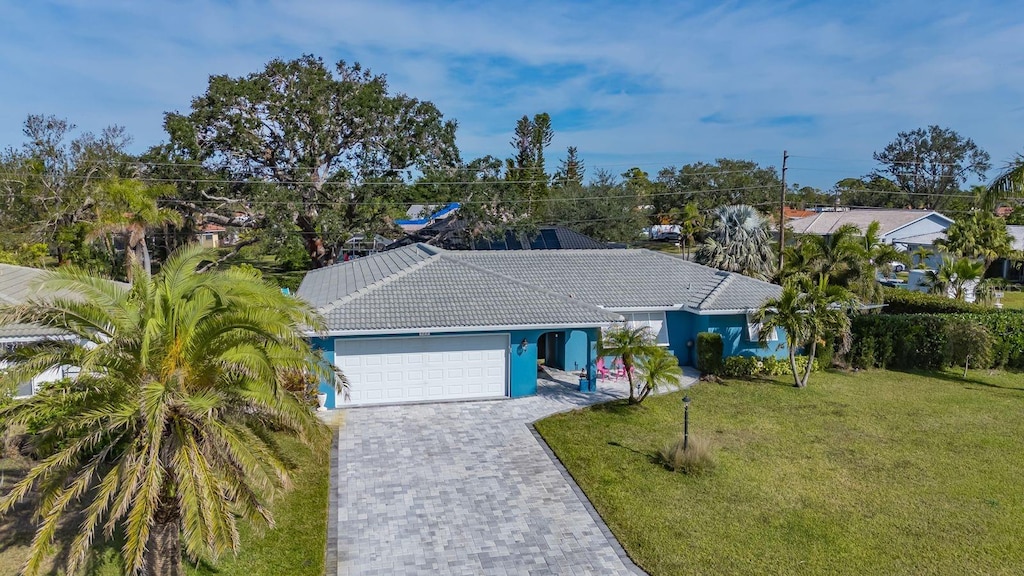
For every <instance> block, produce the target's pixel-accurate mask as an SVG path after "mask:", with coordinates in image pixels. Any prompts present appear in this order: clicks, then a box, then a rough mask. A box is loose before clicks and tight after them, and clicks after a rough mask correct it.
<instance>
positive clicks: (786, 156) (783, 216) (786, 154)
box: [779, 150, 789, 278]
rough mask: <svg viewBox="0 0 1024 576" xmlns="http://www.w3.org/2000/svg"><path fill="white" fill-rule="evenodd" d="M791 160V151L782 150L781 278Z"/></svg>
mask: <svg viewBox="0 0 1024 576" xmlns="http://www.w3.org/2000/svg"><path fill="white" fill-rule="evenodd" d="M787 160H789V152H787V151H786V150H783V151H782V190H781V192H780V193H779V278H782V266H783V265H784V264H785V259H786V257H785V256H783V251H782V250H783V248H785V247H786V170H787V168H786V161H787Z"/></svg>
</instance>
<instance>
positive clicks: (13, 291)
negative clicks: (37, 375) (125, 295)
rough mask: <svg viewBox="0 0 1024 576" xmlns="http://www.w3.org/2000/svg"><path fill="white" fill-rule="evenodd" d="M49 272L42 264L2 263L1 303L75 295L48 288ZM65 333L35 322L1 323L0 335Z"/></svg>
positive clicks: (57, 334) (42, 335)
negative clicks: (45, 284) (37, 266)
mask: <svg viewBox="0 0 1024 576" xmlns="http://www.w3.org/2000/svg"><path fill="white" fill-rule="evenodd" d="M49 275H50V272H49V271H47V270H40V269H39V268H29V267H26V266H14V265H11V264H0V306H10V305H16V304H23V303H25V302H26V301H28V300H31V299H33V298H36V299H46V298H48V297H52V296H64V297H72V298H74V295H73V294H70V293H67V292H61V293H54V292H52V291H50V290H48V289H47V288H45V287H44V286H43V285H42V284H43V282H44V281H45V280H46V278H47V277H48V276H49ZM116 284H119V285H121V286H124V287H128V284H124V283H123V282H116ZM62 333H63V332H61V331H60V330H56V329H54V328H46V327H43V326H35V325H31V324H8V325H6V326H0V339H14V338H17V339H21V338H43V337H47V336H59V335H60V334H62Z"/></svg>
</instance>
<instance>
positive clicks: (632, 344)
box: [597, 326, 658, 404]
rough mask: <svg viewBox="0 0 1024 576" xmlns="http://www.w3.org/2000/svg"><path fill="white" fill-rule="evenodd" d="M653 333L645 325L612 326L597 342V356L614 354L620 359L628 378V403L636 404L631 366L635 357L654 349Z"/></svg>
mask: <svg viewBox="0 0 1024 576" xmlns="http://www.w3.org/2000/svg"><path fill="white" fill-rule="evenodd" d="M657 348H658V347H657V345H656V344H655V338H654V334H652V333H651V329H650V328H648V327H647V326H637V327H635V328H630V327H629V326H621V327H614V328H611V329H610V330H607V331H605V332H604V333H603V334H602V335H601V340H600V342H599V343H598V352H597V353H598V355H599V356H614V357H616V358H621V359H622V366H623V367H624V368H625V369H626V378H627V379H628V380H629V403H630V404H637V403H638V402H639V401H638V400H637V399H636V394H635V388H634V386H633V367H634V366H635V365H636V362H635V361H636V359H637V358H638V357H641V356H647V355H649V354H651V353H653V351H654V350H655V349H657Z"/></svg>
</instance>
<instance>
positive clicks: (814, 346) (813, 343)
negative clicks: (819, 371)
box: [800, 338, 818, 388]
mask: <svg viewBox="0 0 1024 576" xmlns="http://www.w3.org/2000/svg"><path fill="white" fill-rule="evenodd" d="M817 351H818V339H817V338H815V339H814V340H811V349H810V351H809V353H808V354H807V366H806V367H805V368H804V377H803V380H801V381H800V388H806V387H807V381H808V380H810V378H811V366H812V365H813V364H814V354H815V353H816V352H817Z"/></svg>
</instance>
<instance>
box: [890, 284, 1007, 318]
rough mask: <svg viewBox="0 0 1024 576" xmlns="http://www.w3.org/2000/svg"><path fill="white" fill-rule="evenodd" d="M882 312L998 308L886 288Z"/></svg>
mask: <svg viewBox="0 0 1024 576" xmlns="http://www.w3.org/2000/svg"><path fill="white" fill-rule="evenodd" d="M884 290H885V307H884V308H882V314H963V313H977V314H983V313H986V312H993V311H995V310H996V309H995V308H991V307H988V306H982V305H981V304H974V303H971V302H964V301H963V300H957V299H955V298H947V297H946V296H943V295H941V294H927V293H925V292H916V291H914V290H904V289H902V288H885V289H884Z"/></svg>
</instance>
